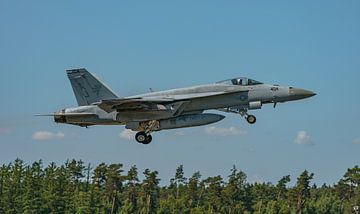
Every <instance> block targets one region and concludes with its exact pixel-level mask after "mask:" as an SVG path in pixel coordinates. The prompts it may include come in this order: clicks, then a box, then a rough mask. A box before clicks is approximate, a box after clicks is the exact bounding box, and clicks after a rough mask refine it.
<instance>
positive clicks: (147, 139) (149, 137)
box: [143, 135, 152, 144]
mask: <svg viewBox="0 0 360 214" xmlns="http://www.w3.org/2000/svg"><path fill="white" fill-rule="evenodd" d="M151 141H152V137H151V135H148V136H147V137H146V140H145V142H143V144H149V143H151Z"/></svg>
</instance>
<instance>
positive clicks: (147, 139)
mask: <svg viewBox="0 0 360 214" xmlns="http://www.w3.org/2000/svg"><path fill="white" fill-rule="evenodd" d="M135 140H136V141H137V142H139V143H142V144H149V143H151V141H152V137H151V135H150V134H146V133H145V132H138V133H136V135H135Z"/></svg>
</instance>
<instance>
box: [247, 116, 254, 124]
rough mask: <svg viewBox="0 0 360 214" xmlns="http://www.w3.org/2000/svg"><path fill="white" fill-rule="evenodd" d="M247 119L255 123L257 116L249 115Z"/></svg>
mask: <svg viewBox="0 0 360 214" xmlns="http://www.w3.org/2000/svg"><path fill="white" fill-rule="evenodd" d="M246 121H247V122H248V123H250V124H254V123H255V122H256V117H255V116H254V115H251V114H249V115H247V116H246Z"/></svg>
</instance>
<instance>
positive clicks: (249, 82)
mask: <svg viewBox="0 0 360 214" xmlns="http://www.w3.org/2000/svg"><path fill="white" fill-rule="evenodd" d="M217 84H226V85H242V86H247V85H260V84H263V83H262V82H259V81H256V80H253V79H249V78H246V77H238V78H234V79H228V80H223V81H220V82H217Z"/></svg>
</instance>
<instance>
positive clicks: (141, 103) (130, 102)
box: [95, 97, 174, 113]
mask: <svg viewBox="0 0 360 214" xmlns="http://www.w3.org/2000/svg"><path fill="white" fill-rule="evenodd" d="M173 101H174V100H173V99H165V98H161V99H160V98H152V97H149V98H141V97H139V98H124V99H111V100H101V101H100V102H99V103H95V104H97V105H98V106H99V107H100V108H101V109H103V110H104V111H106V112H108V113H109V112H112V111H114V110H118V111H125V110H135V109H144V110H146V109H151V107H152V106H154V105H157V104H163V103H170V102H173Z"/></svg>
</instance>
